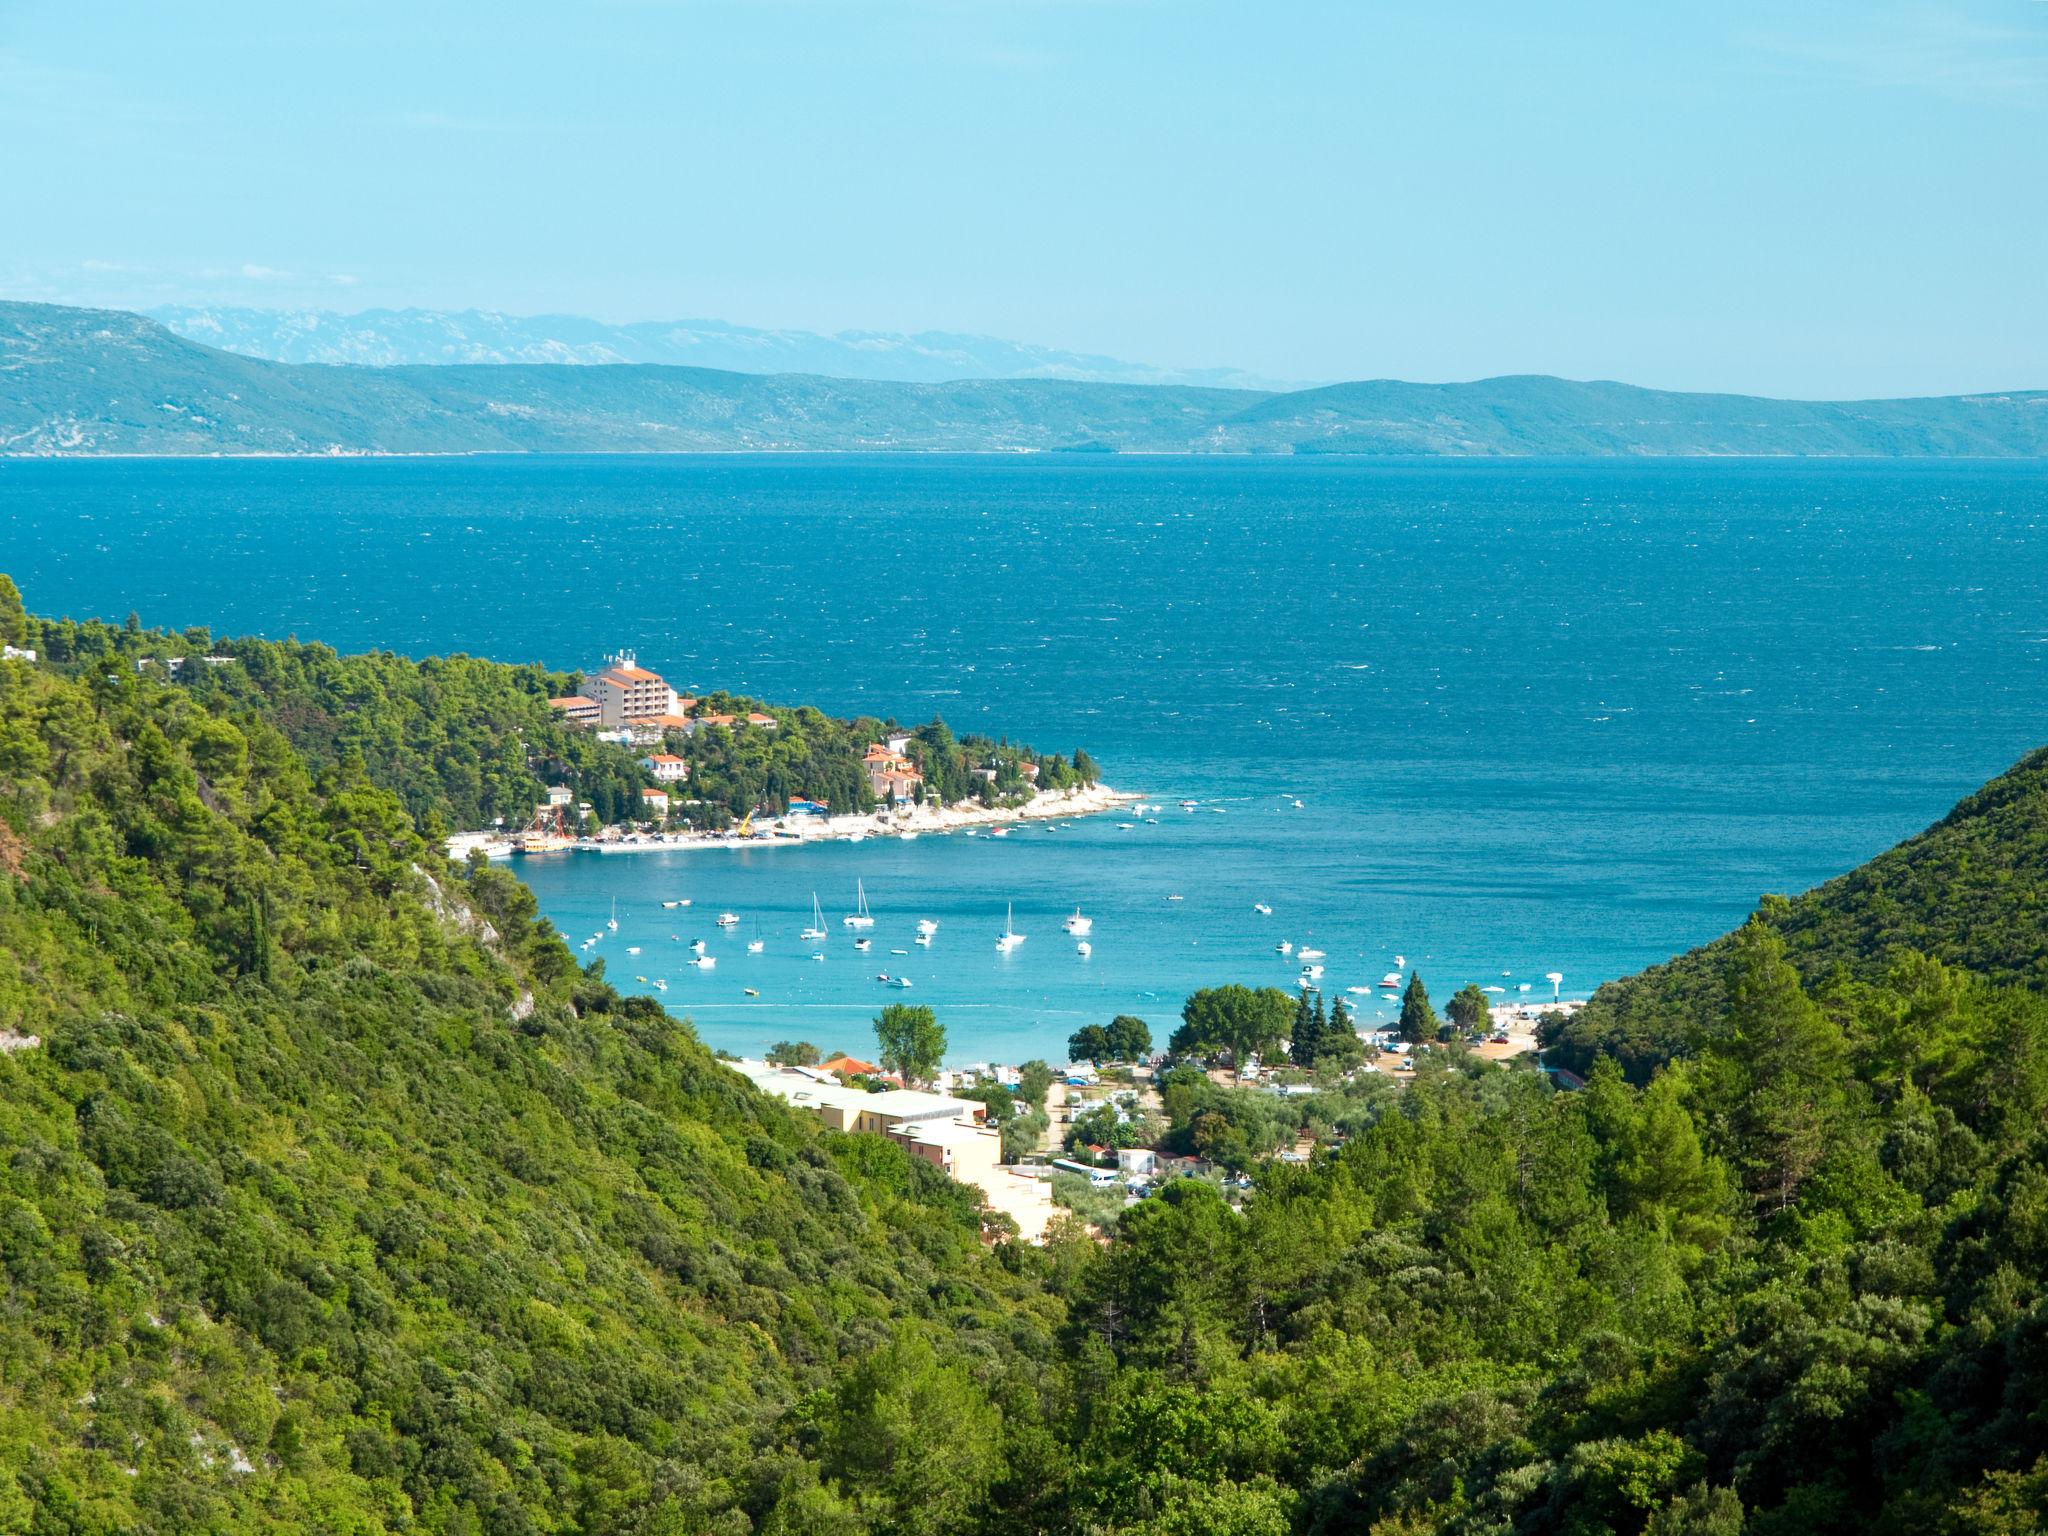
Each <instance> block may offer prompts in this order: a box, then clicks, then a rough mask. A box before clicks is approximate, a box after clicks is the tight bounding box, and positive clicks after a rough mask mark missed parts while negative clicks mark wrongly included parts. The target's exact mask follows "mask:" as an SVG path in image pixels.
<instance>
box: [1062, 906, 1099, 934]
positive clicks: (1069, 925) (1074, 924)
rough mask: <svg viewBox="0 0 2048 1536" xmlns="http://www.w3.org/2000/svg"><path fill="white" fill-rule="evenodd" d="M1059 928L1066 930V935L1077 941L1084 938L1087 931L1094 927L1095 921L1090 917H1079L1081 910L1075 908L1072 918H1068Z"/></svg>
mask: <svg viewBox="0 0 2048 1536" xmlns="http://www.w3.org/2000/svg"><path fill="white" fill-rule="evenodd" d="M1060 926H1061V927H1062V928H1064V929H1066V930H1067V932H1068V933H1070V934H1072V935H1073V936H1074V937H1075V938H1077V939H1079V938H1085V937H1086V936H1087V934H1088V931H1089V930H1090V929H1092V928H1093V927H1094V926H1095V919H1094V918H1092V917H1083V916H1082V915H1081V909H1080V908H1079V907H1076V908H1074V915H1073V916H1072V917H1069V918H1068V919H1067V920H1066V921H1065V922H1063V923H1061V924H1060Z"/></svg>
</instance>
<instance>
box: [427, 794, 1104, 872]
mask: <svg viewBox="0 0 2048 1536" xmlns="http://www.w3.org/2000/svg"><path fill="white" fill-rule="evenodd" d="M1138 798H1139V797H1138V796H1136V795H1132V794H1126V793H1124V792H1123V791H1122V790H1116V789H1111V788H1110V787H1109V786H1108V785H1107V784H1094V785H1089V786H1088V787H1086V788H1082V789H1068V790H1041V791H1040V792H1039V793H1038V794H1036V795H1033V796H1032V797H1031V798H1030V799H1029V800H1027V801H1025V802H1024V803H1023V804H1021V805H1013V806H1012V805H1003V806H985V805H965V804H963V805H950V806H945V807H943V808H942V807H939V806H932V805H901V806H897V807H896V808H895V809H893V810H877V811H872V812H870V813H868V814H866V815H862V816H778V817H776V818H774V819H773V820H770V821H760V820H756V821H755V823H754V831H753V833H752V835H750V836H747V837H739V836H735V835H734V834H733V833H730V832H629V833H625V834H623V835H620V836H599V837H585V838H577V839H576V840H575V841H574V842H573V843H572V842H567V841H565V842H563V843H561V844H560V846H558V847H554V848H549V849H547V850H545V853H572V852H573V853H678V852H685V851H689V850H692V849H710V848H773V847H776V846H777V845H778V844H809V843H829V842H844V843H857V842H861V841H863V840H865V839H867V838H871V837H894V838H903V837H906V836H908V837H912V838H915V837H920V836H922V835H923V834H925V833H927V832H930V833H935V834H939V835H944V834H947V833H952V832H963V831H968V830H979V829H980V828H982V827H991V828H1000V827H1005V826H1009V825H1011V824H1012V823H1015V822H1022V821H1063V820H1066V819H1068V818H1070V817H1081V816H1100V815H1101V814H1102V813H1103V812H1105V811H1113V810H1115V809H1117V808H1118V807H1119V806H1125V805H1132V804H1135V803H1137V801H1138ZM476 851H480V852H482V854H483V855H484V857H486V858H490V859H509V858H511V857H512V856H513V855H514V854H515V853H520V850H519V849H517V848H516V847H515V846H514V843H513V840H512V839H511V838H509V837H506V836H504V835H502V834H500V833H496V832H458V833H456V834H455V835H454V836H453V837H451V838H449V839H448V857H449V858H451V859H456V860H461V859H466V858H468V857H469V855H470V854H471V853H472V852H476ZM545 853H543V854H535V853H525V854H522V855H521V856H522V857H544V856H545Z"/></svg>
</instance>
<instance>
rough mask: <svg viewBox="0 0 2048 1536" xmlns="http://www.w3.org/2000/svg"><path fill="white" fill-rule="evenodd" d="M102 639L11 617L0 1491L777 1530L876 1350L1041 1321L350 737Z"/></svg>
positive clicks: (32, 1504) (997, 1347) (499, 1524)
mask: <svg viewBox="0 0 2048 1536" xmlns="http://www.w3.org/2000/svg"><path fill="white" fill-rule="evenodd" d="M89 677H90V680H89V681H88V680H86V679H83V678H80V679H74V678H67V677H64V676H60V675H58V674H56V673H54V672H52V671H51V670H50V669H49V668H46V667H42V666H30V665H26V664H23V663H20V662H0V1038H4V1039H6V1040H7V1041H9V1042H10V1043H12V1044H15V1045H17V1046H19V1045H21V1042H22V1040H23V1038H24V1037H35V1038H37V1039H39V1040H40V1041H41V1044H40V1046H31V1047H24V1048H19V1049H12V1050H8V1051H4V1052H0V1127H4V1129H0V1142H4V1146H5V1148H6V1150H7V1160H6V1165H5V1168H4V1171H0V1530H7V1531H15V1530H21V1531H35V1532H45V1531H49V1532H57V1531H63V1532H88V1531H89V1532H102V1531H104V1532H116V1531H122V1532H125V1531H197V1530H220V1531H225V1530H236V1531H242V1530H253V1529H280V1530H305V1529H319V1530H350V1531H373V1530H435V1531H486V1530H489V1531H535V1530H579V1531H593V1532H594V1531H624V1530H645V1531H654V1530H712V1529H720V1530H728V1529H729V1530H745V1529H747V1528H749V1524H750V1523H751V1520H752V1519H753V1517H754V1516H758V1515H761V1514H763V1513H764V1512H765V1511H766V1510H768V1509H769V1508H771V1507H772V1506H773V1505H774V1504H775V1503H776V1501H777V1500H778V1499H779V1498H780V1497H782V1495H783V1494H784V1492H785V1491H789V1490H794V1494H793V1495H792V1496H794V1497H803V1496H806V1495H804V1494H803V1490H804V1489H806V1488H810V1489H813V1490H815V1485H816V1481H817V1473H816V1468H815V1465H814V1464H812V1463H807V1462H805V1461H804V1459H803V1458H802V1456H801V1455H800V1454H799V1453H798V1451H797V1439H798V1429H797V1427H796V1426H797V1417H796V1416H797V1415H798V1414H799V1412H800V1410H801V1408H802V1405H803V1404H804V1403H806V1402H807V1401H808V1400H809V1399H808V1397H807V1394H809V1393H812V1392H814V1391H817V1390H819V1389H821V1388H823V1387H826V1386H828V1385H829V1384H830V1383H831V1382H832V1381H834V1380H835V1379H836V1372H837V1369H838V1363H839V1362H840V1361H842V1360H844V1359H847V1358H852V1357H861V1358H866V1357H868V1356H870V1355H871V1354H872V1353H873V1351H874V1350H876V1349H877V1348H878V1347H887V1348H894V1349H903V1350H908V1351H911V1352H912V1353H913V1354H914V1353H915V1351H916V1349H917V1348H918V1347H919V1346H918V1343H917V1336H918V1333H919V1330H921V1329H923V1328H926V1327H929V1328H931V1329H933V1330H935V1331H936V1332H937V1333H938V1334H939V1336H941V1337H943V1338H945V1339H948V1340H949V1341H950V1343H949V1345H948V1348H949V1350H970V1351H971V1350H974V1349H981V1350H983V1351H985V1352H986V1353H988V1354H990V1355H991V1356H993V1357H1002V1356H1005V1355H1008V1354H1010V1353H1012V1352H1014V1351H1016V1350H1018V1349H1035V1350H1036V1351H1037V1352H1039V1353H1043V1351H1044V1350H1045V1349H1046V1348H1047V1347H1048V1345H1047V1343H1046V1335H1045V1328H1046V1323H1045V1322H1043V1321H1042V1320H1041V1319H1042V1317H1043V1316H1044V1314H1045V1312H1046V1306H1045V1304H1043V1303H1034V1302H1033V1301H1032V1300H1031V1299H1030V1298H1029V1297H1028V1296H1027V1295H1025V1294H1023V1287H1022V1286H1021V1285H1020V1283H1019V1282H1018V1281H1017V1280H1016V1279H1015V1278H1014V1277H1013V1276H1012V1275H1011V1274H1010V1273H1009V1272H1008V1271H1006V1270H1004V1269H1002V1268H1001V1267H1000V1266H996V1265H993V1264H991V1263H989V1262H988V1261H987V1260H986V1259H985V1258H984V1256H983V1252H982V1248H981V1242H980V1219H979V1216H978V1213H977V1211H976V1209H975V1207H974V1204H973V1202H972V1201H971V1200H969V1199H968V1198H966V1197H965V1195H964V1193H963V1191H962V1190H961V1189H960V1188H959V1187H958V1186H956V1185H953V1184H951V1183H950V1182H948V1181H947V1180H945V1179H944V1178H943V1177H941V1176H940V1175H938V1174H937V1173H936V1172H935V1171H934V1170H931V1169H929V1168H928V1167H927V1166H926V1165H923V1164H921V1163H918V1162H916V1161H915V1160H912V1159H909V1158H907V1157H906V1156H904V1155H903V1154H901V1153H900V1152H899V1151H898V1149H896V1148H894V1147H892V1146H890V1145H888V1144H887V1143H884V1142H880V1141H878V1140H876V1139H874V1138H866V1137H827V1136H823V1135H821V1134H819V1133H817V1132H815V1131H813V1130H812V1129H811V1128H810V1127H809V1125H808V1124H807V1123H806V1122H802V1121H799V1120H797V1119H794V1118H792V1117H791V1116H790V1115H789V1114H788V1113H786V1112H785V1111H784V1110H783V1109H782V1108H781V1107H780V1106H779V1105H777V1104H775V1103H773V1102H771V1101H767V1100H764V1099H762V1098H761V1097H759V1096H758V1095H756V1094H755V1093H754V1092H753V1090H752V1089H750V1088H749V1087H748V1086H747V1085H746V1084H745V1083H744V1082H743V1081H742V1080H741V1079H739V1078H738V1077H737V1076H735V1075H733V1074H731V1073H729V1072H727V1071H726V1070H724V1069H723V1068H721V1067H719V1066H718V1065H717V1064H716V1063H715V1062H714V1061H713V1060H712V1058H711V1056H710V1054H709V1053H708V1052H707V1051H706V1050H705V1049H704V1048H703V1047H702V1046H701V1045H699V1044H698V1043H697V1041H696V1039H695V1038H694V1036H693V1035H692V1033H691V1032H690V1030H689V1029H688V1027H687V1026H686V1025H682V1024H678V1023H677V1022H675V1021H673V1020H671V1019H669V1018H668V1017H667V1016H666V1015H665V1014H664V1013H663V1012H662V1011H661V1010H660V1009H659V1008H658V1007H657V1006H655V1005H654V1004H652V1003H651V1002H649V1001H648V1000H646V999H622V998H620V997H618V996H617V995H616V994H614V993H613V992H612V991H611V990H610V989H609V988H608V987H606V986H605V985H604V984H603V982H602V981H601V980H600V979H598V977H597V976H596V975H595V974H586V973H584V972H582V971H580V970H579V969H578V967H577V966H576V964H575V962H574V961H573V959H572V958H571V957H570V955H569V954H568V952H567V950H566V949H565V948H564V946H563V945H562V944H561V943H560V941H559V940H558V938H557V937H556V936H555V935H554V934H553V932H552V931H551V930H550V929H549V928H548V926H547V925H546V923H545V922H541V921H537V920H536V919H535V916H534V908H533V902H532V898H531V896H530V895H529V894H528V893H527V892H526V891H525V889H524V887H522V886H520V885H519V884H518V883H517V882H516V881H515V880H514V879H512V878H511V877H510V876H509V875H506V874H504V873H503V872H501V871H495V870H492V869H490V868H488V867H486V866H483V865H481V864H477V865H473V866H471V867H470V868H468V869H467V870H464V871H461V872H457V871H454V870H451V869H449V868H448V867H447V866H445V865H444V864H442V863H441V862H440V860H439V859H438V857H437V855H436V854H435V852H434V850H433V849H432V848H431V847H430V846H429V845H428V844H427V843H426V842H425V841H424V840H423V839H422V838H421V837H420V836H419V834H418V833H417V832H416V831H415V830H414V827H413V825H412V822H411V818H410V817H409V816H408V814H407V808H406V807H405V806H404V805H403V804H402V803H401V802H400V801H399V800H398V799H397V798H396V797H394V796H393V795H392V794H390V793H388V792H387V791H385V790H383V789H380V788H378V787H377V786H375V785H374V784H372V783H371V782H370V781H369V779H368V777H367V776H366V775H365V774H364V772H363V771H362V769H361V767H360V765H359V764H358V763H357V761H356V760H355V759H354V758H353V757H350V758H348V759H347V760H346V761H344V762H341V763H338V764H334V765H331V766H328V767H326V768H324V769H317V770H316V769H315V768H314V767H313V766H311V765H310V764H309V763H307V762H306V760H305V759H304V758H303V757H302V756H301V755H300V753H298V752H297V751H296V750H295V749H294V748H293V747H292V745H291V743H290V742H289V741H288V740H287V738H286V737H285V735H284V734H283V733H282V732H281V731H280V730H278V729H277V728H276V727H274V726H273V725H271V724H270V723H269V722H268V721H267V720H266V719H265V718H264V717H263V716H262V715H260V714H250V713H248V712H246V711H239V710H237V711H231V712H222V711H218V710H216V709H214V708H209V707H208V705H207V703H206V702H204V701H202V699H201V698H200V697H198V696H197V694H196V691H195V690H193V689H189V688H186V687H183V686H180V685H176V684H172V683H169V682H165V681H162V680H159V679H158V678H156V677H153V676H150V675H148V674H144V675H141V676H137V675H136V674H134V673H133V672H132V671H122V670H112V671H104V670H96V671H94V672H92V673H90V674H89ZM214 702H216V703H221V704H226V703H228V702H230V701H229V700H226V699H217V700H215V701H214ZM1034 1334H1036V1335H1037V1336H1038V1337H1039V1339H1040V1342H1039V1343H1038V1344H1037V1345H1035V1346H1034V1345H1032V1344H1031V1343H1030V1342H1029V1341H1030V1340H1031V1339H1032V1337H1033V1336H1034ZM892 1341H893V1342H892ZM944 1371H945V1368H942V1367H941V1366H939V1365H933V1366H931V1367H930V1370H929V1372H928V1373H927V1374H930V1375H933V1376H935V1377H943V1376H944ZM748 1511H751V1512H752V1513H751V1514H749V1513H748Z"/></svg>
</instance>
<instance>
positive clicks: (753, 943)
mask: <svg viewBox="0 0 2048 1536" xmlns="http://www.w3.org/2000/svg"><path fill="white" fill-rule="evenodd" d="M767 947H768V941H767V940H766V939H749V940H747V953H748V954H750V955H758V954H759V953H761V951H762V950H764V949H766V948H767Z"/></svg>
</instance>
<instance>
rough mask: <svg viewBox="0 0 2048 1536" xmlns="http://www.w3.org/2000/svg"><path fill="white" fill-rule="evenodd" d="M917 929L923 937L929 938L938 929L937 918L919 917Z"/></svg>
mask: <svg viewBox="0 0 2048 1536" xmlns="http://www.w3.org/2000/svg"><path fill="white" fill-rule="evenodd" d="M917 931H918V932H919V933H920V934H922V935H923V936H924V937H925V938H930V937H931V936H932V935H933V934H935V933H937V932H938V931H939V924H938V920H937V919H936V918H930V917H920V918H919V919H918V920H917Z"/></svg>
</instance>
